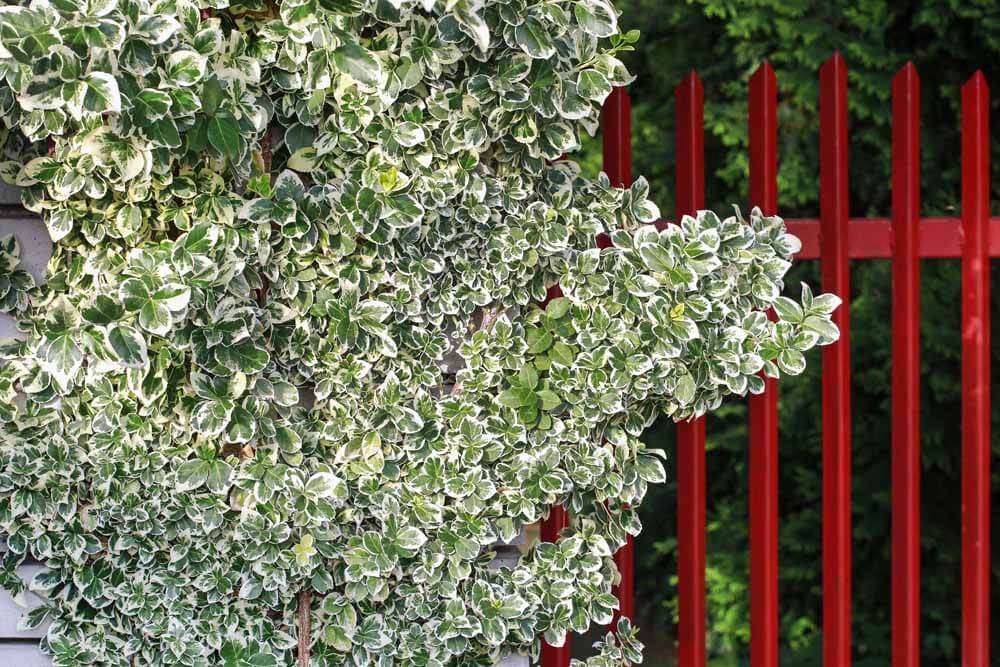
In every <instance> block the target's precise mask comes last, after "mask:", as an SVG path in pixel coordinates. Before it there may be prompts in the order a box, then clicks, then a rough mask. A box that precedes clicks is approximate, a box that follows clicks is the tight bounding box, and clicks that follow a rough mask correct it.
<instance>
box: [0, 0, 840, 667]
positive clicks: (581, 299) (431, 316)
mask: <svg viewBox="0 0 1000 667" xmlns="http://www.w3.org/2000/svg"><path fill="white" fill-rule="evenodd" d="M636 39H637V35H635V34H620V33H619V31H618V26H617V15H616V12H615V10H614V9H613V8H612V6H611V5H610V4H609V3H608V2H607V1H606V0H546V1H544V2H527V1H526V0H446V1H436V0H283V1H282V2H272V1H267V2H265V1H263V0H232V1H227V0H211V1H206V0H202V1H201V2H195V1H194V0H156V1H154V0H86V1H83V0H32V1H31V2H30V3H29V2H21V3H17V4H14V5H9V6H5V7H3V8H0V80H2V85H0V118H2V121H3V128H2V130H0V132H2V134H0V139H2V142H3V162H2V164H0V174H2V175H3V177H4V178H5V179H7V180H8V181H9V182H11V183H14V184H16V185H18V186H21V187H23V188H24V203H25V206H27V207H28V208H29V209H30V210H31V211H34V212H36V213H38V214H39V215H41V217H42V219H43V220H44V222H45V224H46V225H47V227H48V230H49V233H50V235H51V237H52V239H53V240H54V241H55V242H56V247H55V251H54V254H53V257H52V259H51V261H50V263H49V266H48V271H47V276H46V282H45V284H44V285H40V286H36V285H34V283H33V281H32V280H31V279H30V276H28V274H26V273H25V272H23V271H20V270H19V268H18V266H19V250H18V247H17V245H16V243H15V242H14V241H13V240H10V239H8V240H4V241H3V243H2V244H0V309H2V311H3V312H4V313H5V314H6V315H7V316H10V317H13V318H15V320H16V321H17V323H18V326H19V329H20V331H21V332H22V336H21V337H20V338H19V339H18V340H15V341H10V342H6V343H4V344H2V346H0V405H2V408H0V533H2V534H3V535H5V541H6V553H5V555H4V557H3V561H2V563H3V568H2V570H0V583H2V584H3V585H4V586H5V587H6V588H8V589H10V590H12V591H13V592H14V593H21V592H23V591H24V590H25V588H26V587H28V586H30V588H31V589H32V590H35V591H37V592H39V593H40V594H42V595H43V597H44V598H45V600H46V602H45V603H44V605H43V606H41V607H39V608H38V609H37V610H35V611H33V612H31V613H30V614H29V615H28V616H27V619H26V622H27V625H29V626H30V625H35V624H38V623H41V622H42V621H43V620H45V619H49V620H50V621H51V625H50V627H49V630H48V633H47V635H46V637H45V639H44V640H43V648H44V649H45V650H46V651H48V652H49V653H51V654H52V655H53V658H54V660H55V663H56V664H57V665H60V666H63V667H70V666H73V667H75V666H77V665H111V666H121V667H126V666H133V665H153V666H166V665H184V666H185V667H200V666H203V665H206V666H207V665H218V664H222V665H225V666H226V667H236V666H247V665H254V666H257V667H266V666H268V665H287V664H291V663H293V662H294V661H295V660H299V662H300V663H301V664H307V663H310V661H311V664H314V665H354V666H356V667H361V666H363V665H383V666H386V667H388V666H390V665H400V666H402V665H419V666H421V667H424V666H426V667H438V666H440V667H445V666H459V665H461V666H473V665H476V666H487V665H491V664H493V663H495V662H496V661H498V660H499V659H500V658H502V657H503V656H505V655H507V654H510V653H512V652H522V653H536V652H537V650H538V646H539V639H538V638H539V637H541V636H544V637H545V638H546V639H547V640H548V641H549V642H550V643H553V644H559V643H561V642H562V641H563V638H564V636H565V634H566V633H567V632H568V631H584V630H586V629H587V628H588V627H589V626H591V625H592V624H606V623H608V622H610V621H611V619H612V614H613V611H614V609H615V607H616V604H617V603H616V601H615V598H614V596H612V595H611V586H612V584H613V582H614V580H615V576H616V570H615V566H614V562H613V559H612V554H613V553H614V551H615V550H616V549H617V548H618V547H619V546H620V545H621V544H623V543H624V541H625V539H626V535H627V534H636V533H638V531H639V530H640V525H639V523H638V520H637V519H636V516H635V513H634V509H633V508H634V507H636V506H637V505H638V504H639V503H640V502H641V500H642V497H643V495H644V493H645V491H646V488H647V484H650V483H655V482H658V481H661V480H662V479H663V478H664V468H663V465H662V463H661V461H660V458H659V456H658V454H659V453H658V452H656V451H649V450H646V449H645V448H644V446H643V445H642V444H641V443H640V441H639V440H638V436H639V434H640V433H641V432H642V430H643V429H644V427H646V426H647V425H648V424H649V423H650V422H651V420H652V419H653V418H654V417H655V416H656V415H658V414H661V413H666V414H668V415H670V416H672V417H674V418H675V419H684V418H688V417H691V416H693V415H698V414H703V413H704V412H706V411H708V410H711V409H712V408H714V407H716V406H718V405H719V403H720V401H721V400H722V398H723V397H724V396H726V395H728V394H739V395H743V394H745V393H747V392H748V391H749V392H753V391H760V390H761V389H762V386H763V381H762V380H761V378H760V376H759V373H760V372H763V373H765V374H767V375H770V376H774V377H777V376H779V375H780V374H781V373H791V374H794V373H799V372H801V371H802V370H803V367H804V361H803V354H802V353H803V352H804V351H805V350H808V349H809V348H811V347H812V346H814V345H816V344H824V343H829V342H831V341H833V340H834V339H835V338H836V336H837V331H836V328H835V327H834V326H833V325H832V324H831V323H830V319H829V315H830V313H831V312H832V311H833V310H834V308H836V306H837V304H838V300H837V299H836V297H833V296H830V295H821V296H816V297H813V296H812V294H811V293H810V292H809V290H808V289H807V288H806V289H804V290H803V293H802V298H801V302H796V301H792V300H790V299H787V298H784V297H780V296H779V291H780V290H781V288H782V278H783V276H784V274H785V271H786V270H787V269H788V267H789V261H790V258H791V256H792V254H793V253H794V252H795V251H796V250H797V249H798V247H799V246H798V242H797V240H796V239H795V238H794V237H792V236H790V235H788V234H786V232H785V228H784V226H783V224H782V222H781V220H779V219H778V218H774V217H763V216H761V215H760V214H759V212H757V211H754V212H753V213H752V214H751V215H750V217H749V219H748V220H744V219H742V218H741V217H740V216H739V215H738V214H737V215H734V216H731V217H728V218H725V219H720V218H719V217H717V216H716V215H714V214H712V213H710V212H702V213H699V215H698V216H697V217H696V218H685V219H684V220H683V221H681V222H680V224H678V225H671V226H666V227H663V228H662V229H661V228H659V227H657V226H654V225H652V224H650V223H653V222H655V221H656V220H657V219H658V217H659V212H658V210H657V208H656V207H655V206H654V205H653V204H652V203H651V202H650V201H649V200H648V199H647V192H648V187H647V185H646V183H645V182H644V181H642V180H639V181H637V182H636V183H635V184H634V185H632V186H631V187H629V188H626V189H618V188H614V187H612V186H611V184H610V183H609V181H608V179H607V178H606V177H604V176H601V177H600V178H598V179H597V180H587V179H584V178H582V177H581V175H580V173H579V170H578V168H577V167H576V165H575V164H574V163H573V162H572V161H569V160H563V161H560V160H558V158H560V157H561V156H563V155H566V154H570V153H572V152H573V150H574V149H576V148H577V147H578V145H579V138H580V133H581V132H584V131H586V132H593V131H595V130H596V129H597V125H598V117H599V111H600V107H601V104H602V102H603V101H604V99H605V98H606V97H607V96H608V95H609V94H610V92H611V90H612V87H613V86H622V85H625V84H627V83H628V82H629V79H630V77H629V75H628V73H627V72H626V71H625V68H624V67H623V66H622V64H621V62H620V61H619V60H618V59H617V58H616V54H617V53H619V52H621V51H622V50H626V49H629V48H631V47H630V45H631V44H632V43H634V42H635V40H636ZM601 233H607V234H609V235H610V242H611V243H610V246H609V247H606V248H603V249H599V248H598V247H597V246H596V243H595V239H596V237H597V235H598V234H601ZM556 283H558V284H559V285H560V287H561V290H562V296H561V297H559V298H556V299H555V300H552V301H550V302H548V303H547V306H546V307H544V308H543V307H539V304H541V303H543V302H544V300H545V297H546V294H547V292H548V290H549V288H550V287H551V286H553V285H554V284H556ZM771 307H773V308H774V309H775V311H776V313H777V319H776V320H774V321H772V320H769V319H768V318H767V316H766V315H765V314H764V311H766V310H767V309H769V308H771ZM560 503H561V504H565V505H567V506H568V508H569V509H570V511H571V513H572V517H573V520H572V524H571V525H570V527H569V528H568V529H566V530H565V531H564V533H563V534H562V537H561V539H560V541H559V542H558V543H556V544H542V545H536V546H535V547H534V548H533V549H532V550H531V551H530V552H529V553H528V554H527V555H526V556H525V557H524V558H523V559H522V560H521V561H520V562H519V563H518V564H517V565H515V566H513V567H504V568H497V567H491V566H490V565H489V564H490V561H491V560H492V557H493V552H492V548H493V545H494V544H496V543H497V542H498V541H511V540H513V539H514V538H515V537H516V536H517V535H518V533H519V531H520V530H521V529H522V527H523V526H525V525H526V524H530V523H533V522H535V521H538V520H539V519H540V518H541V517H543V516H545V515H546V513H547V511H548V507H550V506H551V505H553V504H560ZM29 557H30V558H35V559H38V560H40V561H42V562H43V563H44V565H45V566H46V569H45V570H44V571H43V572H42V573H41V574H39V575H38V576H36V577H35V578H34V579H33V580H32V581H30V582H23V581H21V580H20V579H19V578H18V576H17V574H16V571H17V568H18V566H19V565H20V564H22V563H23V562H24V561H25V560H26V559H27V558H29ZM640 659H641V647H640V645H639V644H638V642H637V640H636V637H635V632H634V630H633V629H632V628H630V627H629V625H628V623H627V622H623V623H622V624H621V625H619V626H618V636H617V637H614V636H611V635H609V636H608V637H607V638H606V639H605V640H604V641H603V642H602V643H601V644H600V645H599V647H598V649H597V655H596V656H595V657H594V658H592V659H590V660H589V664H590V665H593V666H594V667H601V666H609V665H624V664H628V663H634V662H638V661H639V660H640Z"/></svg>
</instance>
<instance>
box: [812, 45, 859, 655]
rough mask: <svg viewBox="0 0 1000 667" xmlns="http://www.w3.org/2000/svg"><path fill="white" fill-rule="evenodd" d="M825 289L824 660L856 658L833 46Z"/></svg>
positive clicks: (824, 160) (843, 110)
mask: <svg viewBox="0 0 1000 667" xmlns="http://www.w3.org/2000/svg"><path fill="white" fill-rule="evenodd" d="M819 113H820V130H819V135H820V196H819V197H820V229H821V232H820V233H821V234H822V241H821V244H820V246H821V247H820V255H821V259H822V272H823V289H824V290H828V291H831V292H834V293H836V294H837V296H839V297H841V298H842V299H843V300H844V304H843V305H842V306H841V307H840V308H838V309H837V311H836V312H835V313H834V315H833V321H834V322H835V323H836V324H837V326H839V327H840V340H839V341H838V342H837V343H835V344H834V345H830V346H828V347H827V348H825V349H824V350H823V665H824V666H825V667H846V666H847V665H850V664H851V394H850V391H851V368H850V363H851V361H850V330H849V328H848V327H849V321H848V313H849V308H850V305H849V301H848V297H849V294H850V293H849V289H850V287H849V283H848V271H847V217H848V194H847V67H846V66H845V64H844V59H843V58H842V57H841V55H840V53H834V54H833V56H831V57H830V59H829V60H827V61H826V63H824V64H823V67H821V68H820V72H819Z"/></svg>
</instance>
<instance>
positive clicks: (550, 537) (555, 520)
mask: <svg viewBox="0 0 1000 667" xmlns="http://www.w3.org/2000/svg"><path fill="white" fill-rule="evenodd" d="M567 525H569V513H568V512H567V511H566V508H565V507H563V506H562V505H553V506H552V508H551V509H550V510H549V516H548V518H547V519H544V520H543V521H542V525H541V530H540V533H541V534H540V537H541V539H542V541H543V542H557V541H558V540H559V532H560V531H561V530H562V529H563V528H565V527H566V526H567ZM572 653H573V643H572V637H571V635H569V634H567V635H566V641H565V642H563V645H562V646H551V645H549V643H548V642H546V641H545V640H544V639H543V640H542V655H541V667H569V662H570V658H571V657H572Z"/></svg>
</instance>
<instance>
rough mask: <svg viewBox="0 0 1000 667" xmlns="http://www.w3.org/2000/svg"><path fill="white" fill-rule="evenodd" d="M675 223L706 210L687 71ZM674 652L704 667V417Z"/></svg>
mask: <svg viewBox="0 0 1000 667" xmlns="http://www.w3.org/2000/svg"><path fill="white" fill-rule="evenodd" d="M674 100H675V105H676V106H675V111H676V118H677V141H676V147H677V170H676V199H677V219H678V220H680V218H681V217H682V216H684V215H693V214H694V213H695V212H696V211H697V210H698V209H701V208H704V207H705V128H704V106H705V94H704V90H703V88H702V85H701V80H700V79H699V78H698V75H697V73H695V72H691V73H690V74H689V75H688V76H686V77H685V78H684V80H683V81H681V83H680V85H678V86H677V89H676V90H675V91H674ZM677 570H678V572H677V579H678V612H679V622H678V627H677V648H678V660H679V663H678V664H680V665H684V666H685V667H705V663H706V653H705V418H704V417H700V418H698V419H695V420H692V421H690V422H681V423H679V424H677Z"/></svg>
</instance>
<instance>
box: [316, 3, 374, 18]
mask: <svg viewBox="0 0 1000 667" xmlns="http://www.w3.org/2000/svg"><path fill="white" fill-rule="evenodd" d="M319 6H320V7H322V8H323V9H325V10H326V11H328V12H333V13H334V14H347V15H349V16H354V15H356V14H360V13H361V8H362V7H363V6H364V3H362V2H361V0H319Z"/></svg>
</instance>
